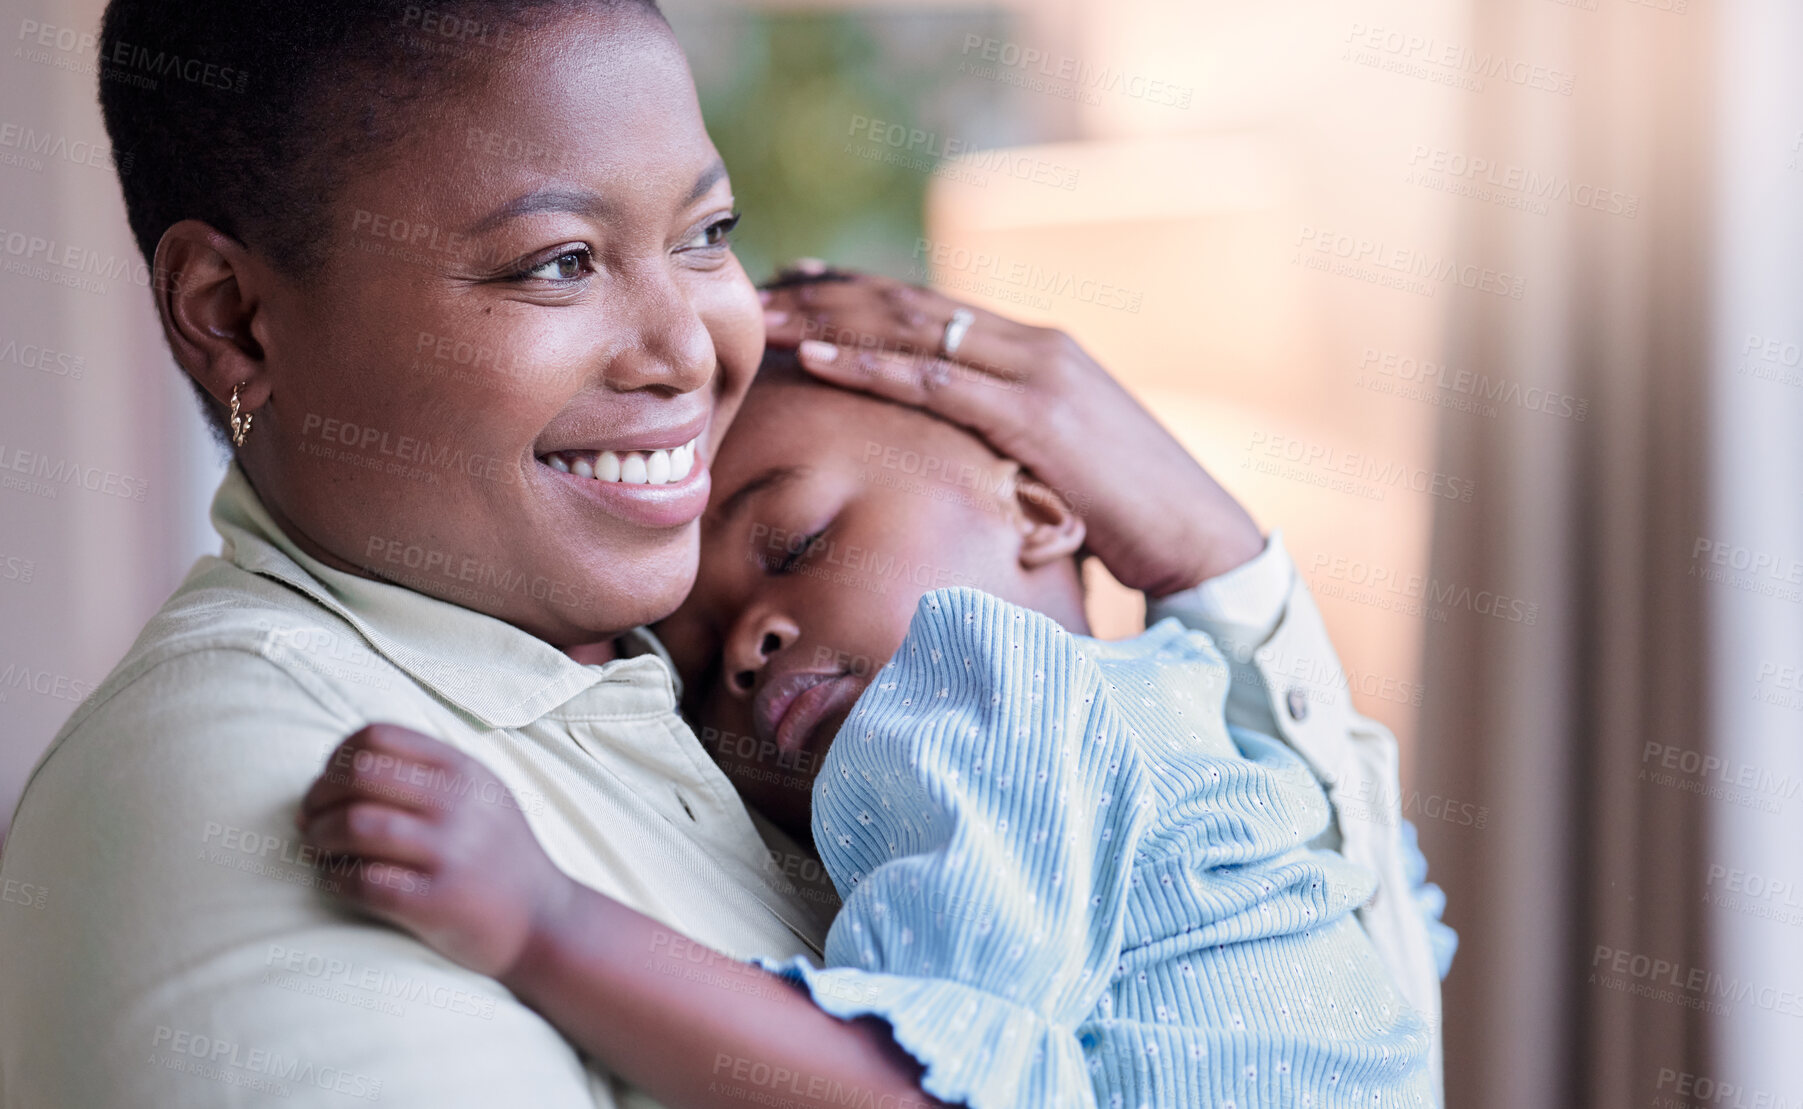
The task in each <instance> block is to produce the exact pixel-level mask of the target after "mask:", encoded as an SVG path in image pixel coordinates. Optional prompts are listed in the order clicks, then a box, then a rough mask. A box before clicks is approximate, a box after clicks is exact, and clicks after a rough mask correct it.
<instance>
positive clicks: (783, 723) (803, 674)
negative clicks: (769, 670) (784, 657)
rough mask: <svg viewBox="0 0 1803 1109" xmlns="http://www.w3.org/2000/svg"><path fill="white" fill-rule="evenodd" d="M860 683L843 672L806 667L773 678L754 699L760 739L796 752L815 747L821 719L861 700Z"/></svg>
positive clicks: (754, 718) (787, 752)
mask: <svg viewBox="0 0 1803 1109" xmlns="http://www.w3.org/2000/svg"><path fill="white" fill-rule="evenodd" d="M858 693H859V689H858V683H857V682H856V681H855V680H854V679H853V678H852V676H851V675H850V674H847V673H845V672H843V671H826V672H821V671H812V670H803V671H798V672H794V673H789V674H783V675H780V676H778V677H776V678H773V679H771V680H770V681H769V682H768V683H766V684H765V686H764V688H763V689H761V690H759V691H758V695H757V697H756V698H754V699H753V701H752V722H753V725H754V727H755V728H756V730H757V733H758V738H760V739H763V740H767V741H770V742H774V743H775V744H776V746H777V749H778V750H779V751H782V752H784V753H785V754H793V753H795V752H797V751H800V750H803V749H804V748H809V747H813V746H815V743H814V738H815V737H814V732H815V730H816V729H817V728H818V727H819V726H820V722H821V721H822V720H825V719H826V718H827V717H828V716H831V715H832V714H833V713H834V712H836V711H838V710H839V709H841V708H845V707H847V706H849V705H850V704H851V703H852V702H853V701H856V700H857V699H858Z"/></svg>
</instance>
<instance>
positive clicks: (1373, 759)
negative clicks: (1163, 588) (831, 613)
mask: <svg viewBox="0 0 1803 1109" xmlns="http://www.w3.org/2000/svg"><path fill="white" fill-rule="evenodd" d="M1261 560H1269V563H1268V564H1267V565H1266V566H1264V567H1263V568H1256V567H1255V564H1257V563H1259V562H1260V561H1261ZM1274 566H1281V567H1283V568H1284V569H1286V570H1287V573H1286V574H1279V573H1277V571H1276V570H1275V569H1274ZM1240 571H1248V572H1250V573H1255V574H1259V575H1260V576H1261V578H1262V576H1263V575H1264V574H1265V573H1267V572H1268V573H1270V574H1271V577H1272V578H1273V579H1275V578H1277V577H1282V578H1284V579H1285V580H1287V582H1288V592H1287V594H1286V595H1285V596H1284V599H1283V602H1282V604H1281V606H1280V608H1279V611H1278V612H1277V613H1275V614H1274V615H1272V614H1268V613H1265V612H1263V611H1258V610H1256V606H1255V605H1247V604H1241V605H1238V606H1235V607H1234V610H1233V611H1232V612H1228V611H1227V608H1226V606H1224V605H1222V604H1220V603H1219V602H1218V601H1211V600H1209V594H1208V590H1209V587H1210V584H1211V582H1218V581H1222V580H1223V579H1231V578H1233V577H1234V575H1236V574H1239V573H1240ZM1211 582H1204V583H1202V585H1200V586H1197V587H1195V588H1193V589H1189V590H1185V591H1183V592H1181V593H1176V594H1172V595H1171V596H1169V597H1164V598H1160V599H1158V600H1154V601H1149V602H1148V603H1147V606H1146V609H1147V611H1146V618H1147V622H1148V623H1154V622H1156V621H1158V620H1163V619H1167V618H1175V619H1176V620H1178V621H1179V622H1181V623H1182V624H1183V625H1184V626H1185V627H1189V628H1194V629H1196V630H1198V631H1202V632H1206V633H1207V634H1208V635H1209V636H1210V637H1211V638H1212V639H1213V640H1214V641H1215V644H1216V646H1218V647H1219V648H1220V650H1221V653H1222V654H1223V655H1224V656H1225V657H1226V659H1227V662H1228V667H1229V669H1230V671H1231V674H1232V679H1231V684H1230V686H1229V689H1228V695H1227V705H1226V714H1227V719H1228V722H1229V723H1231V724H1233V725H1235V726H1238V727H1242V728H1246V729H1248V730H1251V731H1255V732H1263V733H1264V734H1266V735H1271V736H1276V737H1278V738H1280V739H1282V740H1283V741H1284V742H1285V743H1287V744H1288V745H1289V746H1290V747H1291V748H1292V749H1293V750H1295V751H1296V752H1297V753H1298V754H1300V755H1301V756H1302V757H1303V759H1304V760H1306V761H1307V763H1308V764H1309V767H1310V769H1311V770H1313V771H1314V773H1315V776H1316V778H1317V779H1318V780H1319V781H1320V782H1321V784H1322V785H1323V787H1325V789H1326V791H1327V796H1328V800H1329V802H1330V803H1331V804H1332V806H1333V813H1334V823H1333V827H1332V831H1333V832H1334V833H1335V835H1334V836H1333V837H1332V839H1333V840H1334V842H1329V843H1326V844H1324V846H1332V847H1336V848H1337V849H1338V850H1339V851H1340V852H1341V853H1342V854H1343V855H1345V856H1346V858H1347V859H1349V860H1351V861H1352V862H1355V863H1358V864H1360V865H1362V866H1365V867H1367V868H1369V869H1370V870H1371V871H1372V872H1373V873H1374V874H1376V875H1377V879H1378V888H1377V893H1376V894H1375V895H1374V896H1373V897H1372V899H1371V901H1370V902H1369V903H1367V904H1366V905H1365V906H1364V907H1363V908H1361V909H1360V910H1359V918H1360V921H1361V922H1362V923H1363V924H1364V926H1365V929H1366V931H1367V932H1368V933H1369V934H1370V936H1371V940H1372V943H1373V944H1374V945H1376V947H1377V949H1378V953H1379V954H1380V955H1382V956H1383V959H1384V961H1385V963H1386V964H1387V965H1388V966H1389V968H1390V970H1391V973H1392V975H1393V976H1394V977H1395V979H1396V983H1397V985H1398V987H1399V988H1400V989H1401V990H1402V991H1403V995H1404V996H1405V997H1407V998H1408V999H1409V1002H1410V1004H1412V1005H1413V1006H1414V1007H1415V1008H1416V1009H1418V1010H1420V1011H1421V1012H1422V1013H1423V1014H1424V1015H1425V1016H1426V1017H1427V1019H1428V1021H1429V1023H1430V1025H1431V1026H1432V1027H1433V1028H1434V1033H1435V1046H1434V1053H1433V1057H1434V1061H1435V1066H1436V1069H1437V1068H1438V1065H1439V1060H1440V1045H1439V1037H1440V979H1441V977H1442V975H1443V973H1444V970H1443V968H1444V967H1447V966H1449V965H1450V963H1449V962H1448V960H1450V957H1451V949H1452V947H1453V946H1456V943H1457V937H1456V935H1455V934H1454V933H1453V931H1452V929H1451V928H1449V927H1447V926H1446V925H1445V924H1443V923H1442V922H1441V921H1440V919H1439V917H1438V915H1437V912H1436V913H1433V914H1430V913H1429V912H1428V910H1429V909H1436V910H1437V909H1438V908H1439V906H1440V905H1441V904H1442V903H1443V902H1444V894H1442V893H1441V892H1440V890H1439V889H1438V887H1432V886H1423V885H1421V883H1422V882H1424V881H1425V877H1426V862H1425V859H1423V858H1422V857H1421V854H1420V851H1419V848H1416V847H1411V846H1406V845H1405V835H1404V832H1403V829H1404V827H1405V822H1404V821H1403V819H1402V780H1401V772H1400V765H1399V764H1400V759H1399V756H1398V752H1397V747H1396V739H1395V737H1394V736H1392V735H1391V734H1390V731H1389V729H1387V728H1385V727H1384V726H1383V725H1382V724H1379V723H1378V722H1377V721H1375V720H1372V719H1370V718H1368V717H1365V716H1363V715H1361V714H1360V713H1359V712H1358V711H1357V710H1356V709H1355V708H1354V707H1353V704H1352V695H1351V689H1350V686H1349V684H1348V681H1347V678H1346V671H1345V668H1344V667H1343V666H1342V665H1341V663H1340V658H1339V655H1338V654H1337V653H1336V652H1335V651H1334V648H1333V643H1332V641H1331V640H1330V639H1329V637H1328V634H1327V626H1326V624H1325V623H1324V622H1323V621H1322V619H1321V613H1320V610H1319V609H1318V608H1317V607H1316V606H1315V600H1314V597H1313V595H1312V594H1310V592H1309V589H1308V584H1307V582H1306V581H1305V580H1304V579H1303V577H1302V575H1300V574H1298V573H1296V571H1295V565H1294V563H1293V562H1292V561H1291V560H1290V557H1289V554H1288V553H1287V552H1286V551H1284V549H1283V545H1282V541H1281V536H1280V535H1279V534H1277V533H1275V532H1273V533H1272V535H1271V538H1270V540H1269V541H1268V542H1267V543H1266V547H1265V551H1264V552H1263V553H1262V554H1260V555H1259V556H1258V557H1257V558H1254V559H1253V560H1251V561H1250V562H1248V563H1246V564H1244V565H1242V566H1241V567H1238V568H1236V569H1235V570H1234V571H1230V572H1229V573H1228V574H1226V575H1222V577H1221V578H1217V579H1211ZM1412 832H1413V829H1410V834H1409V836H1408V838H1407V844H1408V845H1412V844H1413V842H1414V841H1413V838H1412ZM1415 860H1420V866H1419V869H1418V870H1417V869H1413V867H1414V863H1415ZM1437 1085H1438V1076H1437V1074H1436V1086H1437Z"/></svg>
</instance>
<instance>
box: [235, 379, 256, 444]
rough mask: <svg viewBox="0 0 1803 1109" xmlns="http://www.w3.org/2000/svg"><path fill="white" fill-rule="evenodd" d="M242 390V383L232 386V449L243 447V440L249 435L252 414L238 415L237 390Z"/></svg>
mask: <svg viewBox="0 0 1803 1109" xmlns="http://www.w3.org/2000/svg"><path fill="white" fill-rule="evenodd" d="M242 388H244V385H243V383H242V382H240V383H239V384H237V385H234V386H232V415H231V425H232V446H234V447H242V446H243V445H244V440H245V438H246V437H247V436H249V435H250V421H251V416H252V413H249V412H246V413H245V414H244V415H242V416H240V415H238V390H240V389H242Z"/></svg>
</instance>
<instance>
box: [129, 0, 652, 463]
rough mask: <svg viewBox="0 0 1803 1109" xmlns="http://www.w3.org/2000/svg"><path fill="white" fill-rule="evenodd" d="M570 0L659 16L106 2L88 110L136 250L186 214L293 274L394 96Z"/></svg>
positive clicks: (394, 2) (401, 99)
mask: <svg viewBox="0 0 1803 1109" xmlns="http://www.w3.org/2000/svg"><path fill="white" fill-rule="evenodd" d="M584 8H592V9H601V10H608V9H618V8H637V9H642V10H644V11H646V12H649V13H652V14H654V15H657V16H658V17H659V18H662V15H661V13H660V12H658V9H657V4H656V2H655V0H416V2H413V3H402V2H398V0H110V2H109V3H108V4H107V7H106V14H105V16H104V17H103V19H102V22H101V31H100V46H99V77H100V108H101V113H102V114H103V115H104V117H105V119H106V130H107V135H108V137H109V138H110V139H111V140H112V143H113V149H114V151H115V155H116V156H115V159H114V160H115V164H119V165H128V166H130V167H131V172H130V173H121V174H120V177H119V183H120V186H121V188H122V189H123V190H124V193H125V210H126V215H127V217H128V218H129V220H130V222H131V230H132V236H133V237H134V238H135V239H136V240H137V244H138V249H139V250H140V251H142V252H143V254H144V259H145V261H146V262H150V263H153V264H154V256H155V254H156V248H157V243H158V241H159V240H161V238H162V236H163V232H165V231H166V230H168V229H169V227H170V226H171V225H173V224H175V223H176V222H178V221H180V220H184V219H190V218H192V219H199V220H204V221H205V222H207V223H209V224H211V225H212V226H214V227H216V228H218V229H219V230H220V231H223V232H225V233H226V234H228V235H231V236H232V237H233V238H235V239H237V240H239V241H240V242H243V243H245V244H246V245H247V246H250V247H251V248H253V249H255V250H256V251H257V252H258V253H260V254H262V255H264V256H265V257H267V258H268V259H269V260H270V261H271V262H272V263H273V264H275V265H277V266H278V267H280V268H282V269H283V270H285V271H287V272H290V273H293V274H296V275H300V276H305V275H306V274H307V273H309V272H310V271H311V270H312V269H313V268H314V267H315V266H316V265H317V264H318V263H319V262H320V261H321V258H322V256H323V255H322V247H323V244H324V243H325V242H326V241H327V236H326V234H325V232H326V231H327V228H326V226H325V221H326V215H327V208H328V205H329V204H330V202H331V199H332V198H333V196H334V195H335V194H336V191H337V188H338V186H339V184H340V183H341V182H342V181H343V180H344V179H345V177H346V175H347V174H348V173H350V172H352V171H354V169H355V167H356V164H357V161H358V159H359V158H361V157H363V156H364V155H366V154H368V153H369V152H370V151H372V150H374V149H379V148H380V146H381V145H382V144H383V143H384V141H385V140H388V139H391V138H393V137H394V136H396V135H399V134H404V133H405V131H406V126H407V119H406V117H407V112H406V110H405V109H406V107H407V106H408V104H409V103H411V102H412V101H414V100H415V99H416V98H418V97H420V96H423V95H429V94H430V93H431V92H432V91H433V90H434V89H435V88H437V87H441V85H442V82H444V81H446V80H447V79H455V76H456V74H457V72H458V70H459V69H460V67H464V66H469V65H478V66H479V65H481V64H482V63H483V62H484V61H487V60H492V59H493V58H495V57H496V56H497V55H498V54H500V53H502V52H505V51H507V50H509V49H511V48H513V47H514V46H516V45H517V44H518V43H519V42H520V40H521V38H522V36H523V35H524V33H525V31H526V30H527V29H529V28H530V27H531V26H532V25H534V24H536V23H539V22H543V21H545V20H547V19H551V18H555V17H557V16H560V15H563V14H565V13H567V12H570V11H575V10H579V9H584ZM153 276H154V275H153ZM202 404H203V407H204V408H206V409H207V412H208V414H209V416H210V417H211V418H212V420H213V422H214V424H215V428H216V429H218V428H219V425H220V424H221V420H220V417H219V413H218V411H217V406H216V405H213V404H210V403H208V401H207V398H205V397H204V396H203V398H202Z"/></svg>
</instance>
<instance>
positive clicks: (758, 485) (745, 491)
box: [717, 466, 812, 523]
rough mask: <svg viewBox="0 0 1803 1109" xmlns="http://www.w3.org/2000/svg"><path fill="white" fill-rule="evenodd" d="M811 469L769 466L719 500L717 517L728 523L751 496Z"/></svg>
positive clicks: (793, 478)
mask: <svg viewBox="0 0 1803 1109" xmlns="http://www.w3.org/2000/svg"><path fill="white" fill-rule="evenodd" d="M811 469H812V467H810V466H772V467H770V468H769V469H768V470H765V471H764V472H763V473H761V474H759V475H757V476H756V477H754V478H752V479H751V480H750V481H748V482H746V483H745V484H744V485H741V486H739V487H738V488H737V489H735V490H733V493H732V496H730V497H727V498H726V499H725V500H724V501H721V502H720V508H719V510H718V512H717V517H718V519H719V520H720V522H721V523H730V522H731V521H732V518H733V517H734V516H737V515H738V514H739V513H740V512H743V511H744V510H745V506H746V505H747V504H749V503H750V502H751V498H753V497H755V496H757V495H758V494H759V493H762V492H765V491H766V490H769V489H774V488H776V487H777V486H780V485H785V484H787V483H788V482H791V481H794V480H795V479H796V478H799V477H803V476H805V475H806V474H807V473H808V472H809V470H811Z"/></svg>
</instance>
